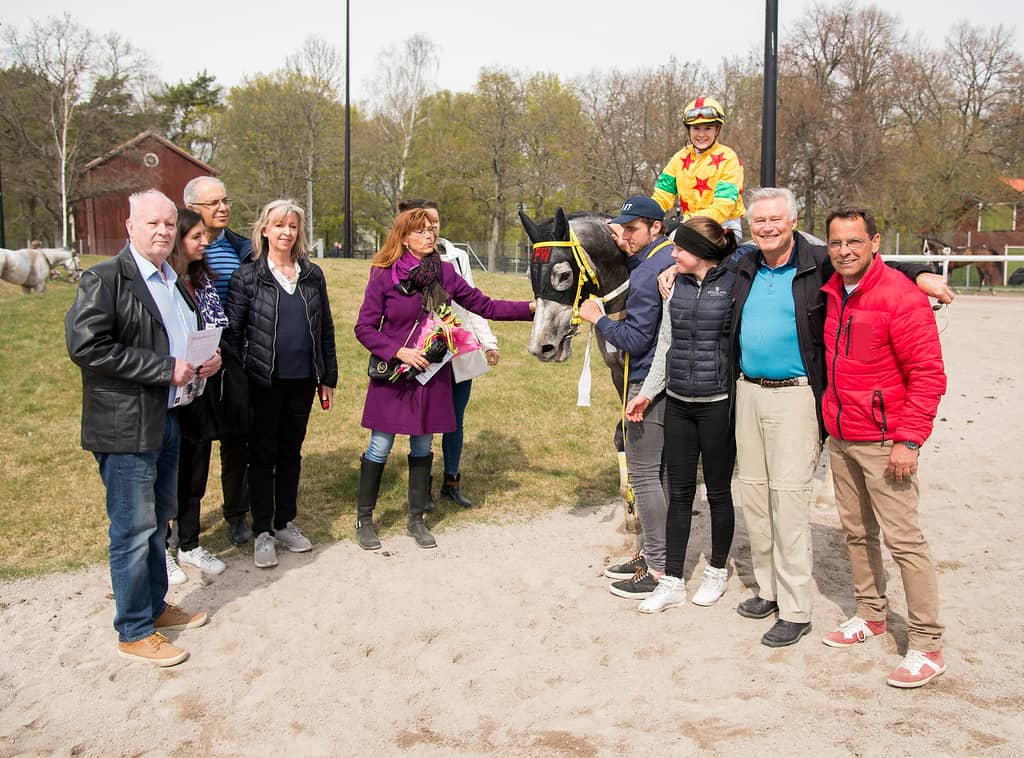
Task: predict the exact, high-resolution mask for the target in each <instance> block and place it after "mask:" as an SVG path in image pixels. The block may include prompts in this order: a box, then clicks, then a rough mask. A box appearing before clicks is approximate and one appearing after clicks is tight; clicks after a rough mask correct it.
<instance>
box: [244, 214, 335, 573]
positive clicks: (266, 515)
mask: <svg viewBox="0 0 1024 758" xmlns="http://www.w3.org/2000/svg"><path fill="white" fill-rule="evenodd" d="M305 234H306V233H305V214H304V213H303V212H302V209H301V208H300V207H299V206H298V205H296V204H295V203H294V202H293V201H291V200H275V201H274V202H272V203H268V204H267V205H266V206H264V208H263V211H262V212H261V213H260V217H259V219H258V220H257V221H256V225H255V227H254V228H253V233H252V246H253V260H252V261H250V262H248V263H245V264H243V265H242V266H241V267H239V269H238V270H237V271H235V273H234V274H233V275H232V277H231V286H230V288H229V290H228V307H227V316H228V323H229V327H228V339H229V341H230V343H231V345H232V347H233V348H235V350H236V351H237V353H238V354H239V355H241V356H242V365H243V367H244V368H245V371H246V374H247V375H248V377H249V405H250V411H251V414H252V420H251V424H250V433H249V504H250V508H251V509H252V527H253V532H254V533H255V534H256V541H255V544H254V551H253V558H254V560H255V563H256V565H257V566H258V567H260V568H268V567H270V566H276V565H277V551H276V547H275V546H276V545H277V544H281V545H283V546H284V547H286V548H288V549H289V550H291V551H292V552H297V553H298V552H306V551H307V550H310V549H312V545H311V544H310V542H309V540H308V539H306V537H305V536H304V535H303V534H302V532H301V531H299V528H298V527H297V526H296V525H295V523H294V520H295V516H296V513H297V498H298V490H299V474H300V472H301V469H302V442H303V440H304V439H305V437H306V427H307V425H308V423H309V413H310V407H311V405H312V402H313V397H314V392H317V393H319V396H320V401H321V404H322V406H323V408H324V409H325V410H327V409H329V408H330V406H331V402H332V400H333V397H334V387H335V386H336V385H337V383H338V362H337V358H336V356H335V351H334V322H333V320H332V319H331V306H330V303H329V302H328V300H327V283H326V280H325V279H324V275H323V272H321V271H320V269H319V267H317V266H315V265H314V264H313V263H311V262H310V260H309V258H308V257H307V256H306V236H305Z"/></svg>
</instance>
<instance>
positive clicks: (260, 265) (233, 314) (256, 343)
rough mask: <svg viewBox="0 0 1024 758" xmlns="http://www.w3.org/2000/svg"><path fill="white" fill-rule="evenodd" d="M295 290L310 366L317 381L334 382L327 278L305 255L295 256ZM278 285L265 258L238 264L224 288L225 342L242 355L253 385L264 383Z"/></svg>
mask: <svg viewBox="0 0 1024 758" xmlns="http://www.w3.org/2000/svg"><path fill="white" fill-rule="evenodd" d="M298 263H299V268H300V269H301V271H300V273H299V282H298V287H297V289H296V291H297V292H298V293H299V295H300V296H301V297H302V301H303V303H304V304H305V306H306V321H307V322H308V323H309V333H310V336H311V337H312V341H313V367H314V369H315V371H316V381H317V384H323V385H326V386H328V387H336V386H337V384H338V359H337V356H336V355H335V351H334V321H333V319H332V318H331V306H330V303H329V302H328V300H327V281H326V280H325V279H324V275H323V272H322V271H321V270H320V268H319V267H318V266H316V265H314V264H313V263H311V262H310V261H309V259H308V258H305V257H304V258H301V259H299V262H298ZM279 296H280V290H279V289H278V287H277V285H276V284H275V283H274V275H273V274H272V273H271V271H270V266H268V265H267V260H266V258H265V257H260V258H258V259H257V260H254V261H249V262H248V263H243V264H242V265H241V266H240V267H239V268H238V269H237V270H236V271H235V273H234V274H232V276H231V285H230V287H229V289H228V307H227V309H226V312H227V317H228V342H229V344H230V346H231V348H232V349H233V350H234V351H235V353H236V355H240V356H241V357H242V366H243V367H244V368H245V372H246V374H248V375H249V377H250V378H251V379H252V380H253V381H255V382H256V383H257V384H260V385H263V386H270V384H271V377H272V376H273V373H274V358H275V349H276V344H277V303H278V298H279Z"/></svg>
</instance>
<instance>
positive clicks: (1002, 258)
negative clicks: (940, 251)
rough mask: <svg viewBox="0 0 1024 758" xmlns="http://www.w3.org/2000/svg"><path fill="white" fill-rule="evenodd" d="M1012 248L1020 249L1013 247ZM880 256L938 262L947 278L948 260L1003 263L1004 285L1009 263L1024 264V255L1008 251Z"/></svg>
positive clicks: (1007, 279)
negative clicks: (1003, 253)
mask: <svg viewBox="0 0 1024 758" xmlns="http://www.w3.org/2000/svg"><path fill="white" fill-rule="evenodd" d="M1006 249H1007V251H1009V250H1010V249H1011V246H1010V245H1007V246H1006ZM1013 249H1015V250H1016V249H1020V248H1017V247H1014V248H1013ZM882 258H883V259H884V260H887V261H896V262H897V263H901V262H904V261H906V262H908V263H940V264H942V275H943V276H945V277H946V278H947V279H948V278H949V264H950V262H954V261H955V262H958V263H959V262H964V263H979V262H982V261H993V262H995V263H1002V264H1003V284H1004V285H1005V284H1006V283H1007V282H1008V281H1009V279H1010V264H1011V263H1019V264H1021V265H1024V255H1010V254H1009V253H1008V252H1007V254H1005V255H952V254H951V255H932V254H930V253H929V254H924V253H918V254H916V255H883V256H882ZM966 271H967V273H966V277H967V283H966V285H965V286H967V287H970V286H971V267H970V266H968V267H967V269H966Z"/></svg>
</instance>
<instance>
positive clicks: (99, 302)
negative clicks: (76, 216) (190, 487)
mask: <svg viewBox="0 0 1024 758" xmlns="http://www.w3.org/2000/svg"><path fill="white" fill-rule="evenodd" d="M129 202H130V206H131V215H130V217H129V219H128V221H127V223H126V226H127V229H128V236H129V239H130V240H131V242H130V244H129V245H128V246H127V247H125V248H124V250H122V251H121V252H120V253H119V254H118V255H117V257H115V258H112V259H110V260H108V261H104V262H102V263H99V264H97V265H96V266H93V267H92V268H90V269H88V270H87V271H85V272H83V274H82V278H81V281H80V282H79V285H78V291H77V293H76V295H75V302H74V303H73V304H72V306H71V309H70V310H69V311H68V313H67V315H66V316H65V319H64V328H65V338H66V341H67V348H68V355H69V356H70V357H71V360H72V361H73V362H74V363H75V364H76V365H78V366H79V367H80V368H81V370H82V447H84V448H85V449H86V450H89V451H91V452H92V453H93V454H94V456H95V457H96V461H97V463H98V464H99V470H100V477H101V478H102V479H103V484H104V486H105V487H106V491H107V515H108V517H109V518H110V578H111V584H112V586H113V590H114V601H115V605H116V610H115V613H114V628H115V629H116V630H117V632H118V653H119V654H120V655H121V656H123V657H125V658H130V659H134V660H143V661H147V662H150V663H154V664H156V665H158V666H173V665H174V664H176V663H180V662H181V661H183V660H185V659H186V658H187V657H188V652H187V651H185V650H182V649H181V648H178V647H176V646H174V645H172V644H171V643H170V642H168V641H167V638H166V637H164V636H163V635H162V634H161V633H160V632H161V631H173V630H179V629H187V628H193V627H198V626H202V625H203V624H205V623H206V620H207V618H206V614H205V613H198V614H190V613H187V612H185V611H183V610H181V609H180V608H177V607H176V606H173V605H170V604H167V603H165V602H164V597H165V595H166V594H167V568H166V564H165V549H166V548H165V544H164V538H165V534H166V530H167V522H168V521H169V520H170V519H172V518H174V516H175V514H176V513H177V506H178V501H177V473H178V444H179V439H180V437H179V429H178V419H177V412H176V410H174V409H173V407H172V406H173V405H174V388H175V387H178V386H183V385H185V384H187V383H189V382H190V381H192V380H193V378H194V377H195V376H199V377H208V376H212V375H213V374H214V373H216V372H217V370H219V368H220V357H219V356H214V357H213V358H211V359H210V360H209V361H207V362H206V363H205V364H204V365H202V366H200V367H198V368H197V367H195V366H193V365H192V364H191V363H189V362H187V361H186V360H185V359H184V357H183V356H184V355H185V348H186V345H187V341H188V333H189V332H191V331H194V330H196V328H197V326H198V320H197V318H196V314H195V310H194V307H193V305H192V301H191V299H190V298H189V296H188V293H186V292H185V290H184V289H183V288H182V287H181V285H180V284H179V283H178V281H177V277H176V276H175V274H174V270H173V269H172V268H171V267H170V266H169V265H167V263H166V262H165V260H166V258H167V255H168V254H169V253H170V251H171V249H172V247H173V245H174V237H175V233H176V227H175V219H176V211H175V207H174V203H172V202H171V201H170V200H169V199H168V198H167V197H166V196H164V195H163V194H161V193H159V192H157V191H155V190H149V191H146V192H141V193H137V194H135V195H132V196H131V198H130V200H129Z"/></svg>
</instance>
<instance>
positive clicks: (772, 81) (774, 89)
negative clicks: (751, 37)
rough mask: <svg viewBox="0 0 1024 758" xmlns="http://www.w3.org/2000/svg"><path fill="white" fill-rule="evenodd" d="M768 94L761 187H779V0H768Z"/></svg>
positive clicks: (763, 117)
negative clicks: (777, 153) (777, 152)
mask: <svg viewBox="0 0 1024 758" xmlns="http://www.w3.org/2000/svg"><path fill="white" fill-rule="evenodd" d="M764 6H765V9H764V97H763V103H762V107H761V186H762V187H774V186H775V110H776V105H777V100H778V79H779V0H765V4H764Z"/></svg>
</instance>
